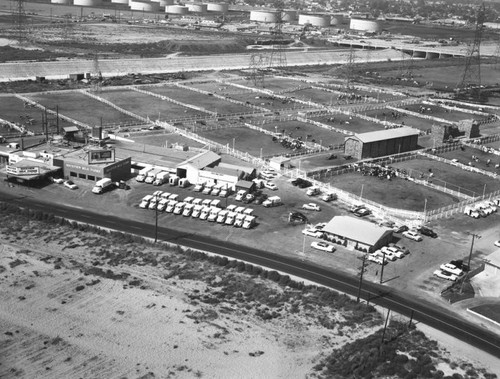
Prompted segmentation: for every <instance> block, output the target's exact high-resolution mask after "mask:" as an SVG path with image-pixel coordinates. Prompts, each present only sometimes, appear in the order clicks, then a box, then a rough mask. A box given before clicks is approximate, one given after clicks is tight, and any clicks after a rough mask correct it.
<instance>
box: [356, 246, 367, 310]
mask: <svg viewBox="0 0 500 379" xmlns="http://www.w3.org/2000/svg"><path fill="white" fill-rule="evenodd" d="M358 259H361V260H362V264H361V267H360V273H359V274H358V275H359V286H358V297H357V298H356V303H359V299H360V297H361V287H362V285H363V274H364V273H365V271H366V269H365V266H366V254H364V255H363V258H358Z"/></svg>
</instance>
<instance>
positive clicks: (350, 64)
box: [345, 45, 356, 89]
mask: <svg viewBox="0 0 500 379" xmlns="http://www.w3.org/2000/svg"><path fill="white" fill-rule="evenodd" d="M355 61H356V54H355V53H354V48H353V47H352V45H351V48H350V49H349V59H348V61H347V63H346V65H345V86H346V88H347V89H349V88H350V87H351V81H352V78H353V74H354V63H355Z"/></svg>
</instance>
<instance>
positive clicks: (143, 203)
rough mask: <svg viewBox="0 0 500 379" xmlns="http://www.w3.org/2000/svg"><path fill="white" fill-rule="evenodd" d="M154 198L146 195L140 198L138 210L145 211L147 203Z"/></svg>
mask: <svg viewBox="0 0 500 379" xmlns="http://www.w3.org/2000/svg"><path fill="white" fill-rule="evenodd" d="M153 198H154V196H153V195H146V196H144V197H143V198H142V200H141V203H140V204H139V208H142V209H146V208H147V207H148V206H149V202H150V201H151V200H152V199H153Z"/></svg>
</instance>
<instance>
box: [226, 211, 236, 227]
mask: <svg viewBox="0 0 500 379" xmlns="http://www.w3.org/2000/svg"><path fill="white" fill-rule="evenodd" d="M235 218H236V212H231V211H229V212H228V213H227V216H226V221H224V224H226V225H233V224H234V219H235Z"/></svg>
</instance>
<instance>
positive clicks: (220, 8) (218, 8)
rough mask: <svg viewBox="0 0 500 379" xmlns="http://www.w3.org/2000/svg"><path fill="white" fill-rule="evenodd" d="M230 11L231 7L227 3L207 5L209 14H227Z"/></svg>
mask: <svg viewBox="0 0 500 379" xmlns="http://www.w3.org/2000/svg"><path fill="white" fill-rule="evenodd" d="M228 10H229V5H227V3H207V11H209V12H218V13H223V14H225V13H227V12H228Z"/></svg>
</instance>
